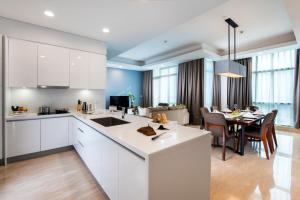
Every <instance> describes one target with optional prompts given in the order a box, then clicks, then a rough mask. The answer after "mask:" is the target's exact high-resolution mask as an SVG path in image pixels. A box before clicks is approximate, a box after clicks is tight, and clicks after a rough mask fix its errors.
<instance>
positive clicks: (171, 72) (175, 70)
mask: <svg viewBox="0 0 300 200" xmlns="http://www.w3.org/2000/svg"><path fill="white" fill-rule="evenodd" d="M177 73H178V67H171V68H169V74H177Z"/></svg>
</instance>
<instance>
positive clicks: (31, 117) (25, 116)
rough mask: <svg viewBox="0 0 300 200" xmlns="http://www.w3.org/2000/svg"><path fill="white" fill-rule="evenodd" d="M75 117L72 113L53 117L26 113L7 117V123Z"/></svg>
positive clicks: (52, 115) (53, 115)
mask: <svg viewBox="0 0 300 200" xmlns="http://www.w3.org/2000/svg"><path fill="white" fill-rule="evenodd" d="M68 116H73V114H72V113H66V114H51V115H38V114H37V113H24V114H20V115H13V114H11V115H8V116H6V118H5V119H6V121H7V122H10V121H23V120H34V119H47V118H57V117H68Z"/></svg>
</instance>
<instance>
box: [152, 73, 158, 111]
mask: <svg viewBox="0 0 300 200" xmlns="http://www.w3.org/2000/svg"><path fill="white" fill-rule="evenodd" d="M158 102H159V79H153V106H157V105H158Z"/></svg>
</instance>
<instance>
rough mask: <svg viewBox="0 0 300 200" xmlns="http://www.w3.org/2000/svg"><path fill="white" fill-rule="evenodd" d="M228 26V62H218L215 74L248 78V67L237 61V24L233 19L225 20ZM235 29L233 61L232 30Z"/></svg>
mask: <svg viewBox="0 0 300 200" xmlns="http://www.w3.org/2000/svg"><path fill="white" fill-rule="evenodd" d="M225 22H226V23H227V24H228V60H222V61H218V62H216V66H215V74H217V75H221V76H226V77H230V78H241V77H246V76H247V73H246V70H247V69H246V66H244V65H241V64H240V63H238V62H235V60H236V28H237V27H238V25H237V23H235V22H234V21H233V20H232V19H231V18H228V19H226V20H225ZM231 28H233V29H234V49H233V57H234V58H233V59H234V60H231V58H230V29H231Z"/></svg>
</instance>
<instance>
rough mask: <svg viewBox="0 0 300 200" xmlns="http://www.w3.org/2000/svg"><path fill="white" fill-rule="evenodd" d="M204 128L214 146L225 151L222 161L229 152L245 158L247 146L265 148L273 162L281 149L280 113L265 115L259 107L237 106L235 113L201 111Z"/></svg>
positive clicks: (229, 111)
mask: <svg viewBox="0 0 300 200" xmlns="http://www.w3.org/2000/svg"><path fill="white" fill-rule="evenodd" d="M200 113H201V122H200V128H201V129H206V130H208V131H210V132H211V136H212V142H211V144H212V147H213V148H217V147H220V148H222V160H223V161H225V160H226V149H229V150H231V151H233V152H234V153H237V154H239V155H240V156H244V154H245V146H246V145H248V144H249V145H251V147H253V148H254V149H255V148H258V150H259V152H260V150H261V147H262V146H263V149H264V152H265V156H266V158H267V159H268V160H269V159H270V155H271V154H273V153H274V151H275V149H276V148H277V146H278V143H277V137H276V130H275V120H276V116H277V113H278V110H276V109H274V110H272V111H271V112H269V113H263V112H261V111H260V110H259V108H258V107H257V106H247V107H246V108H245V109H244V110H242V109H239V108H238V106H237V105H235V106H234V108H233V109H232V110H230V109H228V108H226V109H223V110H218V109H217V107H214V106H213V107H211V108H210V110H209V109H208V108H207V107H201V108H200Z"/></svg>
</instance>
